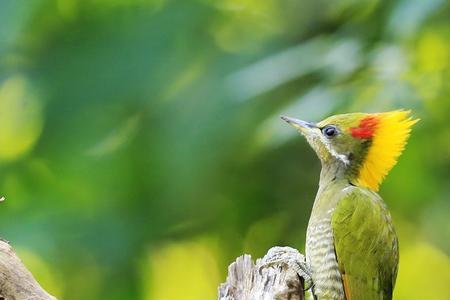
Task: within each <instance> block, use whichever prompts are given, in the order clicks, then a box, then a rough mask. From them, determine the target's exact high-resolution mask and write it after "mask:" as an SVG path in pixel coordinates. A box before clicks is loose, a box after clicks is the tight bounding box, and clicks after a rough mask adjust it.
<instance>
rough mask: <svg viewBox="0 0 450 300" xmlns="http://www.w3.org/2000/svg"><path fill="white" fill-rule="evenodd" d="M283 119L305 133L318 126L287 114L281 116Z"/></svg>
mask: <svg viewBox="0 0 450 300" xmlns="http://www.w3.org/2000/svg"><path fill="white" fill-rule="evenodd" d="M281 119H283V120H285V121H286V122H288V123H289V124H290V125H291V126H292V127H294V128H295V129H297V130H298V131H300V132H301V133H303V134H305V133H308V132H311V130H312V129H314V128H317V125H316V124H314V123H311V122H306V121H302V120H299V119H295V118H291V117H286V116H281Z"/></svg>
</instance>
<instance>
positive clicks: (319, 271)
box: [283, 111, 417, 300]
mask: <svg viewBox="0 0 450 300" xmlns="http://www.w3.org/2000/svg"><path fill="white" fill-rule="evenodd" d="M283 119H284V120H286V121H287V122H288V123H289V124H291V125H292V126H294V127H295V128H296V129H297V130H298V131H300V132H301V133H302V134H303V135H304V136H305V137H306V139H307V141H308V143H309V144H310V145H311V147H312V148H313V149H314V150H315V152H316V153H317V156H318V157H319V158H320V161H321V163H322V171H321V174H320V183H319V191H318V193H317V196H316V199H315V201H314V206H313V209H312V212H311V216H310V219H309V224H308V229H307V234H306V259H307V262H308V264H309V265H310V267H311V278H312V282H313V288H312V294H313V297H314V299H315V300H391V299H392V293H393V290H394V285H395V280H396V277H397V265H398V243H397V237H396V235H395V230H394V227H393V225H392V220H391V216H390V214H389V211H388V210H387V208H386V205H385V203H384V202H383V200H382V199H381V197H380V196H379V195H378V194H377V193H376V192H375V191H376V190H378V186H379V183H380V182H381V180H382V179H383V177H384V176H385V175H386V174H387V172H388V171H389V170H390V168H392V166H393V165H394V164H395V162H396V159H397V157H398V156H399V155H400V153H401V150H402V149H403V147H404V145H405V143H406V140H407V138H408V136H409V131H410V127H411V126H412V125H413V124H414V123H415V122H417V121H416V120H412V119H411V118H409V112H406V111H393V112H387V113H380V114H361V113H353V114H345V115H336V116H332V117H329V118H327V119H325V120H323V121H321V122H319V123H317V124H314V123H310V122H305V121H301V120H298V119H294V118H289V117H283Z"/></svg>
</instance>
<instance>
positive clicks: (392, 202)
mask: <svg viewBox="0 0 450 300" xmlns="http://www.w3.org/2000/svg"><path fill="white" fill-rule="evenodd" d="M449 76H450V4H449V2H448V1H443V0H428V1H422V0H400V1H376V0H365V1H361V0H359V1H356V0H345V1H324V0H321V1H314V0H309V1H306V0H264V1H262V0H190V1H188V0H184V1H182V0H179V1H170V0H115V1H106V0H104V1H102V0H90V1H88V0H86V1H75V0H57V1H55V0H33V1H17V0H1V1H0V166H1V175H0V194H2V195H5V196H6V198H7V200H6V201H5V202H4V203H1V204H0V236H2V237H3V238H5V239H7V240H9V241H10V242H11V243H12V245H13V246H14V247H15V248H16V249H17V250H18V252H19V255H20V256H21V257H22V258H23V260H24V262H25V263H26V265H27V266H28V267H29V268H30V270H31V271H32V272H33V273H34V274H35V276H36V277H37V278H38V280H39V281H40V282H41V283H42V285H43V286H44V287H45V288H46V289H47V290H48V291H49V292H51V293H52V294H54V295H55V296H57V297H59V298H61V299H69V300H70V299H156V300H166V299H188V300H190V299H192V300H203V299H205V300H206V299H215V298H216V288H217V286H218V284H219V283H220V282H222V281H224V280H225V276H226V272H227V266H228V265H229V264H230V263H231V262H232V261H233V260H234V259H235V257H237V256H239V255H241V254H242V253H244V252H245V253H250V254H252V255H253V257H260V256H262V255H264V254H265V252H266V251H267V249H269V248H270V247H271V246H274V245H290V246H293V247H297V248H298V249H300V250H302V251H303V249H304V239H305V228H306V225H307V220H308V217H309V213H310V209H311V206H312V201H313V199H314V196H315V192H316V189H317V185H318V179H319V170H320V164H319V161H318V160H317V159H316V157H315V154H314V153H313V152H312V150H310V149H309V146H308V145H307V144H306V142H305V140H304V139H303V138H302V137H300V136H299V135H298V134H297V133H296V132H295V130H293V129H292V128H291V127H289V126H288V125H287V124H285V123H284V122H282V121H281V120H280V119H279V115H280V114H287V115H291V116H295V117H299V118H302V119H306V120H311V121H318V120H320V119H322V118H324V117H326V116H328V115H330V114H335V113H342V112H353V111H364V112H376V111H386V110H391V109H396V108H407V109H412V110H413V115H414V116H415V117H419V118H420V119H421V122H420V123H419V124H417V125H416V126H414V129H413V134H412V137H411V139H410V142H409V144H408V146H407V149H406V151H405V153H404V155H403V156H402V157H401V159H400V161H399V164H398V165H397V166H396V167H395V168H394V169H393V171H392V172H391V174H390V175H389V176H388V178H387V179H386V180H385V182H384V184H383V185H382V188H381V192H380V193H381V195H382V196H383V197H384V199H385V200H386V202H387V203H388V206H389V207H390V209H391V211H392V214H393V217H394V221H395V225H396V228H397V231H398V235H399V239H400V256H401V257H400V271H399V276H398V281H397V288H396V291H395V299H398V300H402V299H405V300H406V299H408V300H413V299H428V300H430V299H438V300H445V299H450V260H449V255H450V221H449V218H450V203H449V197H450V196H449V195H450V121H449V117H450V100H449V98H450V81H449Z"/></svg>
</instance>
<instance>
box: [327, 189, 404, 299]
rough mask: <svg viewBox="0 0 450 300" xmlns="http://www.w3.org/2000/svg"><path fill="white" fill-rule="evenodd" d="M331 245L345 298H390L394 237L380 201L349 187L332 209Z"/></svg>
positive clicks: (395, 255) (394, 266)
mask: <svg viewBox="0 0 450 300" xmlns="http://www.w3.org/2000/svg"><path fill="white" fill-rule="evenodd" d="M332 227H333V235H334V246H335V251H336V256H337V260H338V264H339V270H340V272H341V275H342V282H343V285H344V291H345V294H346V298H347V300H362V299H364V300H380V299H382V300H390V299H392V291H393V288H394V283H395V279H396V276H397V264H398V247H397V237H396V235H395V231H394V229H393V227H392V224H391V217H390V215H389V212H388V211H387V208H386V207H385V204H384V202H383V201H382V200H381V198H380V197H379V196H378V195H377V194H376V193H374V192H370V191H368V190H365V189H362V188H359V187H352V188H350V190H349V191H348V192H346V193H345V196H344V197H343V198H342V199H341V200H340V201H339V203H338V205H337V207H336V209H335V210H334V212H333V217H332Z"/></svg>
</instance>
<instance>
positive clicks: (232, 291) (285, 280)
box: [218, 248, 305, 300]
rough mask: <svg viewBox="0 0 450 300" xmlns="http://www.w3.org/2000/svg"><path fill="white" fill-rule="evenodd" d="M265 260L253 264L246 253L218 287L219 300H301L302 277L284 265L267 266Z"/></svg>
mask: <svg viewBox="0 0 450 300" xmlns="http://www.w3.org/2000/svg"><path fill="white" fill-rule="evenodd" d="M272 249H273V248H272ZM269 252H270V250H269ZM269 252H268V253H269ZM266 257H267V255H266V256H265V257H264V258H262V259H257V260H256V264H255V263H254V262H253V260H252V258H251V256H250V255H248V254H244V255H242V256H240V257H238V258H237V259H236V261H235V262H233V263H232V264H231V265H230V266H229V267H228V276H227V280H226V282H225V283H222V284H221V285H220V286H219V296H218V299H219V300H272V299H277V300H288V299H289V300H304V299H305V291H304V280H303V278H301V277H300V276H299V275H298V274H297V272H296V271H295V270H293V269H292V268H289V267H288V266H287V265H286V264H283V263H279V264H272V265H269V266H268V265H267V263H266V262H265V258H266Z"/></svg>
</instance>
